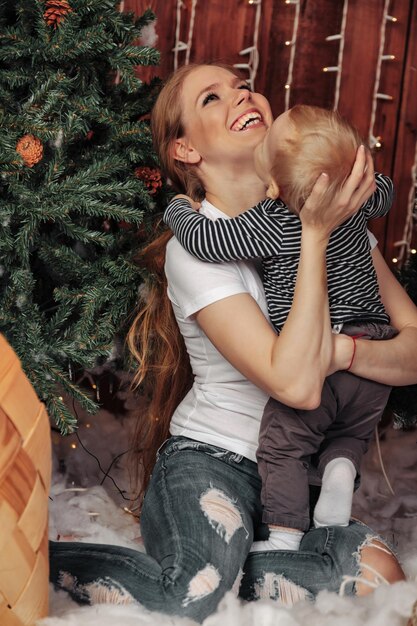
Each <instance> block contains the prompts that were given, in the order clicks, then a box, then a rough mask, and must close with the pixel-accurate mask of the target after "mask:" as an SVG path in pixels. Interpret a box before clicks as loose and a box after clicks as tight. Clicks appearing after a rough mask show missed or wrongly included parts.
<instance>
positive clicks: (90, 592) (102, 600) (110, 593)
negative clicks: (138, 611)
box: [58, 571, 136, 604]
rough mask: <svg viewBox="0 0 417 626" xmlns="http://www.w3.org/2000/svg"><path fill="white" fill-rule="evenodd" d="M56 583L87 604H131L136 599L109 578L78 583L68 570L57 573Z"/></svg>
mask: <svg viewBox="0 0 417 626" xmlns="http://www.w3.org/2000/svg"><path fill="white" fill-rule="evenodd" d="M58 585H59V586H60V587H61V589H64V590H65V591H68V592H69V593H70V594H71V595H73V596H74V597H76V598H77V599H78V600H80V601H82V602H88V603H89V604H106V603H110V604H133V603H136V600H135V599H134V598H133V596H131V595H130V593H129V592H128V591H126V589H124V588H123V587H122V586H121V585H119V584H118V583H116V582H115V581H114V580H112V579H111V578H108V577H105V578H98V579H97V580H95V581H94V582H91V583H86V584H85V585H80V584H79V582H78V580H77V578H76V577H75V576H73V575H72V574H70V573H69V572H65V571H61V572H60V573H59V578H58Z"/></svg>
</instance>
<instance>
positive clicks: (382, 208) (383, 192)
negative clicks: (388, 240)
mask: <svg viewBox="0 0 417 626" xmlns="http://www.w3.org/2000/svg"><path fill="white" fill-rule="evenodd" d="M375 182H376V190H375V191H374V193H373V194H372V196H371V197H370V198H369V200H367V202H366V203H365V204H364V205H363V207H362V211H364V212H365V215H366V217H367V219H368V220H370V219H373V218H374V217H383V216H384V215H386V214H387V213H388V211H389V210H390V208H391V205H392V200H393V197H394V186H393V184H392V180H391V179H390V178H388V176H385V175H384V174H378V173H375Z"/></svg>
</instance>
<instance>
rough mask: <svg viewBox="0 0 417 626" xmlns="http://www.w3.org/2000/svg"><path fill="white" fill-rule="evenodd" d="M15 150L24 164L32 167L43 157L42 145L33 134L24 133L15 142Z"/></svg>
mask: <svg viewBox="0 0 417 626" xmlns="http://www.w3.org/2000/svg"><path fill="white" fill-rule="evenodd" d="M16 152H18V153H19V154H20V156H21V157H22V159H23V161H24V163H25V165H27V166H28V167H33V166H34V165H36V163H39V161H40V160H41V159H42V157H43V145H42V142H41V140H40V139H38V138H37V137H35V136H34V135H24V136H23V137H21V138H20V139H19V141H18V142H17V144H16Z"/></svg>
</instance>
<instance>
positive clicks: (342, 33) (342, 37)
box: [323, 0, 349, 110]
mask: <svg viewBox="0 0 417 626" xmlns="http://www.w3.org/2000/svg"><path fill="white" fill-rule="evenodd" d="M348 8H349V0H345V2H344V4H343V12H342V23H341V26H340V33H337V34H336V35H329V36H328V37H326V41H339V42H340V43H339V53H338V58H337V65H330V66H327V67H323V72H335V73H336V74H337V76H336V86H335V90H334V104H333V108H334V109H335V110H336V109H337V107H338V106H339V97H340V85H341V81H342V65H343V53H344V49H345V32H346V21H347V13H348Z"/></svg>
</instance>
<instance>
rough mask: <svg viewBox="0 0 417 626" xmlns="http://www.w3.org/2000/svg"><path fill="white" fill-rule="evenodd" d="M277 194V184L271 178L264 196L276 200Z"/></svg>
mask: <svg viewBox="0 0 417 626" xmlns="http://www.w3.org/2000/svg"><path fill="white" fill-rule="evenodd" d="M278 196H279V186H278V184H277V183H276V181H275V180H274V179H271V181H270V183H269V186H268V189H267V190H266V197H267V198H271V199H272V200H276V199H277V198H278Z"/></svg>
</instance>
